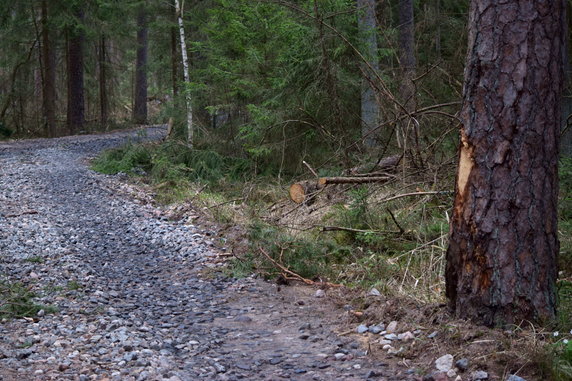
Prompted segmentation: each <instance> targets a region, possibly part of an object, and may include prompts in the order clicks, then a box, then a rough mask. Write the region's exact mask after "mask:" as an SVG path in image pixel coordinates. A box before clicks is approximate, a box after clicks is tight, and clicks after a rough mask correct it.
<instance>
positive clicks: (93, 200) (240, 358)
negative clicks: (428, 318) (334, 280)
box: [0, 127, 414, 381]
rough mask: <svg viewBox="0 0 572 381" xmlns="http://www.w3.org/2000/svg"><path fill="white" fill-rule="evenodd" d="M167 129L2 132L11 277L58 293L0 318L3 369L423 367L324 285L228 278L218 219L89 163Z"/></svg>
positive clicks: (40, 295)
mask: <svg viewBox="0 0 572 381" xmlns="http://www.w3.org/2000/svg"><path fill="white" fill-rule="evenodd" d="M142 131H143V132H142ZM164 133H165V130H164V129H163V128H159V127H155V128H148V129H146V130H138V131H124V132H115V133H110V134H106V135H92V136H77V137H66V138H60V139H51V140H49V139H38V140H28V141H20V142H8V143H0V281H3V282H15V281H18V282H21V283H22V284H24V285H25V286H26V287H29V288H30V289H31V290H32V291H33V292H34V293H35V294H36V295H37V297H36V299H35V302H36V303H39V304H42V305H45V306H49V307H46V308H45V309H43V310H41V311H39V312H38V314H37V316H31V317H29V318H27V319H14V320H6V319H5V320H2V321H1V322H0V380H19V381H25V380H82V381H83V380H164V379H167V380H172V381H175V380H197V379H205V380H239V379H243V380H283V379H291V380H364V379H374V380H405V379H414V378H413V376H412V375H408V372H409V373H411V371H410V370H407V368H406V367H404V368H403V369H402V370H396V369H392V370H389V369H388V367H387V366H386V364H382V363H379V362H374V361H373V360H371V359H370V358H368V357H367V356H366V355H365V352H364V348H361V347H360V345H359V344H358V343H357V342H355V341H353V340H352V339H351V338H349V337H345V336H342V337H340V336H337V335H336V334H335V333H334V325H333V322H332V320H335V317H330V319H328V318H327V316H326V315H324V313H325V311H326V310H325V309H324V308H325V307H323V303H325V302H322V301H321V300H318V299H316V298H314V297H313V292H314V291H313V290H305V291H304V290H303V289H302V291H300V290H298V291H296V292H294V290H291V289H290V287H287V288H282V290H279V289H278V288H277V287H276V285H273V284H268V283H265V282H263V281H261V280H257V279H255V278H252V277H251V278H246V279H241V280H235V279H228V278H225V277H224V276H223V275H222V274H221V273H220V272H217V271H213V269H216V268H218V266H220V263H218V262H219V261H218V254H220V251H219V249H216V248H215V246H214V245H213V243H212V242H211V239H212V238H211V237H212V235H210V233H209V232H208V231H204V230H203V229H201V227H198V226H192V225H189V224H186V223H183V222H173V221H168V220H167V218H165V217H164V216H163V215H162V214H161V211H160V210H158V209H157V208H156V207H154V206H153V205H151V204H148V203H144V202H141V201H138V200H136V199H134V198H131V197H128V196H126V195H125V194H124V193H122V192H120V191H118V190H119V189H120V186H121V183H122V181H124V179H122V178H121V177H120V176H105V175H101V174H97V173H95V172H93V171H91V170H90V169H89V167H88V160H87V159H89V158H90V157H93V156H94V155H96V154H97V153H98V152H99V151H101V150H102V149H105V148H109V147H112V146H117V145H119V144H121V143H124V142H126V141H128V140H145V139H158V138H160V137H161V136H163V134H164ZM3 302H4V301H3V300H1V299H0V304H2V303H3ZM53 307H55V308H57V312H55V313H52V312H51V310H52V309H53Z"/></svg>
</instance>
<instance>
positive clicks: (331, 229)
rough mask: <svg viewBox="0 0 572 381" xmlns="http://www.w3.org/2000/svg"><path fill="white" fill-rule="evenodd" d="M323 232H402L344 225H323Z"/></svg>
mask: <svg viewBox="0 0 572 381" xmlns="http://www.w3.org/2000/svg"><path fill="white" fill-rule="evenodd" d="M322 231H323V232H335V231H343V232H350V233H376V234H382V233H385V234H396V233H400V232H392V231H385V230H364V229H353V228H346V227H344V226H322Z"/></svg>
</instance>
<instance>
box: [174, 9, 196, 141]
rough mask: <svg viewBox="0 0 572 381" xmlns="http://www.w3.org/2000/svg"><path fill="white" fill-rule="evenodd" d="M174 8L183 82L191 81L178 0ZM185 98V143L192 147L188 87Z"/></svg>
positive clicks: (191, 117)
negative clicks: (181, 59) (177, 24)
mask: <svg viewBox="0 0 572 381" xmlns="http://www.w3.org/2000/svg"><path fill="white" fill-rule="evenodd" d="M175 10H176V12H177V20H178V21H179V37H180V43H181V55H182V58H183V74H184V77H185V84H190V83H191V77H190V75H189V60H188V58H187V43H186V42H185V27H184V24H183V14H182V12H181V7H180V5H179V0H175ZM184 91H185V100H186V105H187V145H188V146H189V148H193V109H192V107H191V92H190V90H189V89H188V88H185V89H184Z"/></svg>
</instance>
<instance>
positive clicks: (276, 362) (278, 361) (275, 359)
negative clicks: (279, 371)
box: [269, 357, 282, 365]
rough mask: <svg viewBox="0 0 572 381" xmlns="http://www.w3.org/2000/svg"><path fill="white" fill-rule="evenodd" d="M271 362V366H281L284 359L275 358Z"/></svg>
mask: <svg viewBox="0 0 572 381" xmlns="http://www.w3.org/2000/svg"><path fill="white" fill-rule="evenodd" d="M269 362H270V364H271V365H276V364H280V363H281V362H282V359H281V358H280V357H273V358H271V359H270V361H269Z"/></svg>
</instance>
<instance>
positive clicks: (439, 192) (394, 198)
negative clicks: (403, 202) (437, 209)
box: [381, 191, 451, 202]
mask: <svg viewBox="0 0 572 381" xmlns="http://www.w3.org/2000/svg"><path fill="white" fill-rule="evenodd" d="M447 193H451V192H449V191H430V192H412V193H404V194H398V195H397V196H393V197H389V198H385V199H383V200H381V202H388V201H393V200H397V199H398V198H402V197H410V196H423V195H428V194H447Z"/></svg>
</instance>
